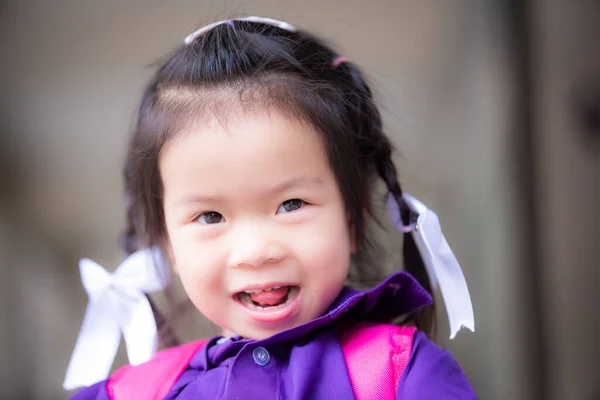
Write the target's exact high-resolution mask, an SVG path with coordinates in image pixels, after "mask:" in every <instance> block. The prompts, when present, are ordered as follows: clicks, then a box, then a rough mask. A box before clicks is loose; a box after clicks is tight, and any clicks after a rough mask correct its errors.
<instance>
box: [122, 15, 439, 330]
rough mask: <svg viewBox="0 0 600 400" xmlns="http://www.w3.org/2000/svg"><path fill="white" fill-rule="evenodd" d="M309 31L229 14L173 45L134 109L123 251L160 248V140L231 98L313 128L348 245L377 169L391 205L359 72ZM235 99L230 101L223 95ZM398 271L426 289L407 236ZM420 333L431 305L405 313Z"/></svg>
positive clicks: (362, 235) (387, 165)
mask: <svg viewBox="0 0 600 400" xmlns="http://www.w3.org/2000/svg"><path fill="white" fill-rule="evenodd" d="M337 57H339V55H338V54H337V53H335V52H334V51H333V50H331V49H330V48H328V47H326V46H325V45H324V44H323V43H322V42H321V41H319V40H318V39H316V38H314V37H313V36H312V35H310V34H307V33H306V32H302V31H288V30H285V29H281V28H278V27H275V26H271V25H268V24H264V23H259V22H248V21H239V20H237V21H236V20H233V21H230V23H224V24H221V25H218V26H216V27H214V28H213V29H211V30H209V31H208V32H205V33H204V34H203V35H201V36H200V37H198V38H196V39H195V40H193V41H192V42H191V43H190V44H189V45H182V46H181V47H179V48H178V49H176V51H175V52H174V54H173V55H172V56H171V57H170V58H169V59H168V60H167V61H166V62H165V63H164V65H162V66H161V67H160V68H159V70H158V72H157V73H156V75H155V76H154V77H153V79H152V80H151V82H150V84H149V85H148V87H147V89H146V91H145V93H144V95H143V98H142V102H141V106H140V109H139V113H138V120H137V126H136V128H135V132H134V135H133V138H132V141H131V143H130V148H129V153H128V159H127V162H126V167H125V182H126V201H127V215H128V227H127V229H126V232H125V234H124V236H123V240H122V244H123V247H124V249H125V250H126V251H127V252H128V253H131V252H133V251H135V250H136V249H138V248H142V247H148V246H155V245H164V240H165V237H166V228H165V224H164V218H163V204H162V183H161V178H160V173H159V166H158V159H159V155H160V152H161V150H162V148H163V146H164V145H165V144H166V143H167V142H168V141H169V140H171V139H172V138H173V136H174V135H176V134H178V133H180V132H181V131H182V130H183V129H184V128H186V127H188V126H189V125H190V124H199V123H201V118H202V117H203V116H205V115H206V114H207V113H213V114H215V115H216V116H217V117H219V118H221V117H223V114H226V113H227V111H228V109H227V106H228V105H230V104H232V103H235V104H236V106H242V107H243V109H244V110H245V111H247V112H253V111H259V110H264V109H275V110H276V111H277V112H280V113H283V114H284V115H286V116H290V117H293V118H297V119H300V120H302V121H304V122H307V123H309V124H311V125H312V126H313V127H315V128H316V130H317V131H318V132H319V133H320V134H321V135H322V138H323V143H324V146H325V150H326V152H327V155H328V157H329V161H330V165H331V168H332V170H333V172H334V174H335V176H336V179H337V182H338V185H339V188H340V191H341V195H342V198H343V201H344V205H345V208H346V211H347V213H348V216H349V219H350V221H352V227H353V232H354V235H355V242H356V243H357V245H358V247H363V248H364V247H365V245H366V243H367V237H366V219H367V213H366V212H365V211H369V212H370V211H371V193H372V186H373V183H374V182H375V181H376V178H377V176H379V177H380V178H381V179H382V180H383V181H384V182H385V184H386V186H387V189H388V191H389V192H390V193H391V195H392V196H393V198H394V199H395V200H396V202H397V203H398V204H399V206H400V207H401V216H402V218H403V220H404V222H405V223H406V224H408V220H409V218H410V215H409V214H410V212H409V210H408V208H407V207H406V206H405V204H404V202H403V201H402V189H401V187H400V184H399V183H398V178H397V173H396V168H395V166H394V164H393V162H392V145H391V143H390V141H389V139H388V138H387V136H386V135H385V134H384V133H383V129H382V122H381V116H380V114H379V111H378V110H377V107H376V106H375V103H374V102H373V98H372V93H371V90H370V89H369V86H368V85H367V84H366V82H365V80H364V79H363V76H362V74H361V72H360V71H359V70H358V68H357V67H356V66H355V65H353V64H352V63H350V62H347V61H346V62H343V63H341V64H340V65H336V66H334V65H333V64H332V62H333V61H334V60H335V59H336V58H337ZM232 100H235V102H232ZM404 259H405V269H406V270H407V271H408V272H410V273H412V274H413V275H414V276H415V277H416V278H417V279H418V280H419V281H420V283H421V284H422V285H423V286H424V287H425V288H426V289H427V290H428V291H429V292H431V284H430V281H429V278H428V276H427V273H426V271H425V268H424V266H423V262H422V260H421V257H420V256H419V253H418V251H417V248H416V246H415V243H414V241H413V240H412V237H411V236H410V234H407V235H405V242H404ZM411 317H412V318H413V319H414V322H415V324H416V325H417V327H418V328H419V329H421V330H423V331H425V332H427V333H428V334H432V332H433V328H434V318H433V306H431V307H426V308H425V309H422V310H420V311H418V312H417V313H416V314H415V315H413V316H411Z"/></svg>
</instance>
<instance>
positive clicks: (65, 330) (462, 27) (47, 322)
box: [0, 0, 598, 399]
mask: <svg viewBox="0 0 600 400" xmlns="http://www.w3.org/2000/svg"><path fill="white" fill-rule="evenodd" d="M506 3H508V2H495V3H494V2H487V1H466V0H465V1H444V2H440V1H434V0H422V1H418V2H417V1H408V0H405V1H385V0H379V1H376V2H360V1H328V2H322V1H321V2H319V1H312V0H311V1H304V2H291V1H276V0H257V1H253V2H251V3H241V2H238V1H224V2H219V3H217V2H210V1H183V0H180V1H171V2H163V1H158V0H144V1H141V0H132V1H127V2H121V1H116V0H106V1H103V2H81V1H75V0H55V1H53V2H46V1H42V0H27V1H16V0H13V1H5V2H4V3H0V4H2V8H0V12H1V14H0V88H2V90H1V91H0V129H1V131H0V132H1V134H2V136H1V139H2V141H1V142H0V146H1V151H0V156H2V155H4V154H7V157H0V158H2V159H3V160H4V162H3V163H2V164H1V165H0V167H2V170H3V171H4V172H5V173H4V176H5V178H4V179H2V180H0V194H2V201H1V202H0V205H1V207H0V210H2V211H1V212H0V278H1V279H0V282H1V283H0V285H2V286H1V287H0V296H2V297H0V300H2V301H1V304H0V318H2V320H1V321H2V322H1V323H2V329H1V330H0V335H1V336H0V341H1V343H2V345H1V346H0V356H1V357H2V359H3V360H5V359H7V360H8V362H2V365H3V366H2V369H1V370H0V371H1V375H0V379H1V380H0V398H2V399H5V398H6V399H54V398H56V399H60V398H64V397H65V393H64V392H63V391H62V389H61V388H60V384H61V382H62V379H63V376H64V371H65V369H66V365H67V362H68V359H69V356H70V353H71V351H72V348H73V345H74V343H75V338H76V336H77V332H78V330H79V326H80V323H81V318H82V316H83V311H84V308H85V304H86V297H85V293H84V292H83V289H82V288H81V285H80V283H79V277H78V269H77V260H78V259H79V258H82V257H90V258H92V259H94V260H96V261H98V262H99V263H101V264H103V265H105V266H107V267H108V268H109V269H112V268H114V267H115V266H116V265H117V264H118V262H119V260H120V257H121V254H120V250H119V248H118V240H117V238H118V234H119V232H120V230H121V229H122V227H123V222H124V211H123V205H122V201H121V163H122V160H123V157H124V152H125V145H126V143H127V137H128V135H129V131H130V128H131V123H132V119H133V115H134V112H135V108H136V106H137V102H138V101H139V98H140V95H141V91H142V88H143V86H144V83H145V81H146V80H147V79H148V77H149V76H150V74H151V73H152V69H151V68H149V67H148V66H149V65H150V64H151V63H153V62H154V61H156V60H157V59H158V58H159V57H162V56H163V55H165V54H167V53H168V52H169V51H170V50H171V49H172V48H174V47H175V46H177V45H178V44H179V43H180V41H181V40H182V38H183V37H184V36H185V35H186V34H187V33H189V32H190V31H191V30H192V29H193V28H194V27H195V26H197V25H202V24H204V23H206V22H209V21H213V20H216V19H222V18H224V17H231V16H235V15H240V14H257V15H268V16H272V17H275V18H279V19H284V20H286V21H289V22H291V23H293V24H296V25H298V26H300V27H302V28H304V29H306V30H309V31H311V32H315V33H316V34H318V35H320V36H322V37H324V38H327V39H329V41H330V42H331V43H332V44H333V45H334V46H336V47H337V48H339V49H340V52H341V53H342V54H344V55H346V56H347V57H348V58H350V59H351V60H352V61H353V62H355V63H357V64H358V65H360V66H362V67H363V68H364V69H365V71H366V73H367V75H368V76H369V78H370V80H371V82H372V86H373V88H374V89H375V92H376V94H377V97H378V99H379V100H380V103H381V107H382V111H383V114H384V122H385V124H386V126H387V130H388V132H389V133H390V135H391V136H392V138H393V141H394V143H395V144H396V145H397V147H398V148H399V150H400V153H401V156H399V157H398V159H397V162H398V166H399V168H400V170H401V179H402V181H403V182H404V183H405V185H406V187H407V188H408V190H409V191H410V192H412V193H414V194H415V195H417V196H418V197H420V198H422V199H423V200H424V201H425V202H426V203H427V204H428V205H430V207H431V208H433V209H434V210H436V211H437V212H438V214H439V215H440V218H441V221H442V223H443V225H444V230H445V232H446V236H447V237H448V240H449V242H450V244H451V246H452V247H453V248H454V249H455V252H456V253H457V256H458V258H459V260H461V263H462V264H463V268H464V271H465V275H466V277H467V281H468V282H469V286H470V288H471V291H472V296H473V300H474V305H475V317H476V327H477V331H476V332H475V333H474V334H471V333H468V332H463V333H461V334H460V335H459V337H458V338H457V340H455V341H452V342H449V341H448V340H445V338H446V337H447V334H448V332H447V327H446V325H447V322H446V319H445V316H444V315H443V314H444V311H443V307H440V328H441V329H440V330H441V332H440V339H441V343H442V345H444V346H447V347H449V348H451V349H452V351H453V353H454V354H455V356H456V357H457V358H458V360H459V361H460V363H461V365H462V366H463V368H464V369H465V371H466V373H467V375H468V376H469V378H470V379H471V381H472V383H473V385H474V387H475V388H476V390H477V391H478V393H479V394H480V397H481V398H482V399H531V398H535V395H536V394H537V393H539V385H540V384H541V382H539V376H540V375H539V374H538V372H539V371H537V369H539V368H540V365H539V363H540V362H541V360H544V364H543V365H542V367H544V368H547V369H548V371H549V373H550V376H551V377H552V382H550V381H547V382H545V383H546V385H547V386H549V388H550V389H551V390H550V391H551V392H552V393H553V396H555V397H550V398H556V399H564V398H586V397H570V396H567V394H569V393H579V394H581V396H584V394H588V393H591V390H592V383H591V380H590V379H591V375H592V374H593V372H594V368H593V367H594V365H593V363H594V359H593V357H594V355H593V354H594V353H592V352H586V350H587V349H590V347H589V346H590V345H592V344H595V343H594V339H593V337H592V336H591V335H592V333H593V331H592V330H590V333H587V331H586V330H585V329H584V328H580V329H577V330H575V329H572V326H573V324H575V323H576V324H579V325H578V326H585V324H586V323H588V321H591V320H592V319H593V317H592V319H588V318H587V317H585V315H589V313H590V312H593V306H592V304H595V303H593V301H594V300H597V298H594V297H593V296H594V295H593V292H592V291H591V287H592V286H591V285H592V279H591V278H593V277H597V275H594V273H595V272H594V271H593V269H592V267H593V266H594V265H595V266H597V265H598V252H597V250H596V249H595V248H592V247H593V246H592V243H594V244H595V243H597V241H594V239H592V238H593V237H594V236H593V232H592V226H593V225H592V220H593V218H594V217H595V218H597V216H598V212H597V211H595V210H594V209H593V205H594V204H598V202H597V199H598V197H597V193H598V191H597V187H598V186H597V183H596V184H595V185H596V186H594V185H593V184H592V182H594V180H593V179H594V178H595V177H596V176H597V175H594V174H593V172H591V171H594V167H595V168H596V169H595V171H597V170H598V169H597V158H593V156H592V153H591V151H592V150H590V149H589V148H586V147H585V146H583V145H579V144H574V142H573V141H575V140H577V139H573V141H571V139H570V136H567V135H570V134H568V133H567V132H568V131H571V130H573V131H574V130H575V128H572V127H571V125H570V123H569V122H568V120H569V118H570V117H569V116H566V115H563V114H561V113H560V112H556V109H559V108H560V109H563V107H566V106H565V105H564V104H560V103H559V104H556V103H553V102H554V101H558V100H557V99H559V98H562V97H563V96H564V95H565V93H566V92H568V91H569V90H570V89H569V88H570V83H569V82H571V81H570V80H568V79H567V80H565V81H563V78H562V77H563V75H564V74H569V73H570V74H574V75H577V74H579V73H580V72H579V71H580V69H579V68H580V67H582V66H583V65H587V64H586V63H585V62H584V61H583V60H585V55H586V53H589V51H588V50H580V52H579V53H576V54H571V53H568V55H569V56H570V57H572V58H571V60H572V61H571V62H569V61H568V60H567V58H566V57H562V59H561V60H558V61H557V60H556V57H555V51H556V46H559V47H560V48H570V46H575V47H576V46H577V45H578V44H577V43H578V42H577V41H578V40H579V36H577V35H584V33H583V32H587V33H589V32H588V31H587V29H590V25H589V24H590V23H591V21H592V19H591V18H592V17H591V16H588V17H586V16H585V15H584V16H582V15H579V14H578V13H581V12H583V13H586V12H587V11H577V12H574V11H572V10H571V11H569V12H567V11H565V10H562V8H565V7H566V6H565V5H564V4H566V3H560V2H559V1H558V0H557V1H553V2H541V1H537V2H533V6H534V8H535V9H536V12H535V13H534V14H535V15H536V18H535V20H534V24H535V38H536V39H535V40H534V41H533V44H532V45H533V47H534V49H535V51H536V52H535V54H536V57H537V59H538V63H536V64H534V65H533V68H535V69H536V74H535V76H536V85H535V88H536V91H535V93H534V94H533V98H534V99H535V101H536V102H537V103H536V104H538V106H539V108H536V119H535V121H536V124H535V126H536V133H537V136H536V137H535V144H536V147H535V148H536V153H535V157H536V158H535V161H536V168H535V171H536V172H537V174H536V175H535V178H536V181H539V186H538V187H537V189H538V191H537V193H538V195H537V196H536V201H538V202H539V204H537V205H536V210H540V211H539V214H540V216H539V222H540V226H539V227H535V228H536V229H538V228H539V231H540V233H542V235H541V238H540V247H541V249H540V252H543V257H541V258H542V260H543V265H540V266H539V267H540V268H539V271H541V274H543V281H544V285H543V288H544V291H543V293H538V292H532V291H531V290H529V287H528V282H526V281H524V280H523V279H522V274H521V272H522V269H523V268H528V265H527V262H528V261H529V260H530V259H532V258H531V257H530V252H531V251H536V252H537V249H534V250H531V249H528V248H524V246H523V236H522V234H521V233H522V232H523V229H522V227H523V226H522V224H525V223H528V222H526V221H522V220H521V219H520V218H519V215H521V214H520V212H516V211H518V210H522V208H523V207H522V204H521V202H520V198H519V195H520V187H519V180H518V179H516V176H517V175H519V174H520V173H525V174H529V173H533V171H520V170H519V169H518V168H517V167H516V166H515V165H516V164H515V153H517V152H516V151H515V148H516V146H518V145H519V141H518V140H515V135H514V134H513V130H514V127H515V124H518V121H517V122H516V123H515V122H514V120H515V114H516V112H515V110H514V107H513V105H514V104H515V102H516V101H517V100H518V97H519V95H520V91H519V88H518V87H516V84H515V82H516V75H518V74H519V73H523V71H520V70H518V69H517V70H515V64H514V63H513V60H512V59H511V57H514V56H515V54H514V52H512V46H513V45H514V43H512V42H511V41H510V40H509V39H508V38H509V37H510V35H509V34H508V32H509V31H510V30H511V26H510V20H509V13H507V11H506V9H505V6H506ZM590 7H592V6H591V3H590ZM538 8H539V9H540V11H539V13H538V12H537V9H538ZM566 8H568V7H566ZM589 11H590V15H592V11H591V10H589ZM586 15H587V14H586ZM580 18H583V19H585V21H589V22H587V25H585V24H581V25H579V21H580ZM586 18H589V19H586ZM565 19H566V21H567V22H564V21H565ZM561 21H562V23H567V24H570V25H569V29H571V31H570V32H572V35H573V36H561V35H560V34H559V33H558V32H554V31H553V28H552V27H553V26H554V24H557V23H560V22H561ZM575 25H578V27H577V28H578V29H579V30H578V29H575ZM578 32H579V33H578ZM574 60H580V61H574ZM595 65H596V64H595ZM588 67H589V68H592V66H591V65H588ZM538 68H539V69H540V72H539V73H538V72H537V69H538ZM595 68H596V67H595ZM590 73H591V72H590ZM574 75H573V76H574ZM570 76H571V75H570ZM569 79H570V78H569ZM573 79H574V78H573ZM547 80H548V81H552V83H550V84H548V83H547V82H546V81H547ZM573 137H574V138H575V137H576V133H574V134H573ZM538 142H539V143H538ZM577 143H580V142H577ZM538 145H539V146H538ZM577 146H579V147H577ZM564 148H566V149H567V150H568V151H567V152H566V153H563V152H562V151H559V149H564ZM581 151H583V152H585V151H589V152H590V153H589V154H588V153H579V152H581ZM581 154H588V155H583V156H582V155H581ZM9 156H10V157H9ZM596 156H597V153H596ZM4 164H6V166H5V165H4ZM584 167H585V168H584ZM547 168H552V169H551V171H552V173H546V171H547ZM583 170H585V171H587V172H581V171H583ZM582 173H583V174H587V175H585V178H583V177H582V176H581V174H582ZM557 179H559V180H557ZM557 182H558V183H557ZM574 182H575V183H574ZM585 182H587V184H586V183H585ZM592 187H594V188H595V189H593V190H595V191H594V192H593V193H595V194H592V195H588V193H589V192H590V191H591V190H592V189H590V188H592ZM584 194H585V196H584ZM593 196H596V197H593ZM549 198H551V199H549ZM537 206H539V208H538V207H537ZM565 208H567V209H574V208H577V209H581V210H585V211H586V212H587V214H586V215H589V217H588V218H584V221H583V222H582V221H581V220H577V219H575V218H573V219H570V217H571V215H570V213H565V212H562V211H561V210H564V209H565ZM557 219H558V221H560V225H561V226H569V230H568V232H573V234H572V235H569V236H568V237H566V234H565V233H564V232H566V231H563V230H556V229H553V227H554V226H555V225H554V224H555V222H556V221H557ZM584 234H588V236H587V237H584ZM561 235H562V236H561ZM582 235H583V236H582ZM399 243H400V241H399V236H397V235H390V238H389V243H388V245H389V246H390V247H391V248H392V249H393V250H394V251H395V253H396V254H399V245H398V244H399ZM575 248H576V249H577V251H578V253H577V254H578V255H577V256H575V257H579V258H576V260H577V261H576V262H574V261H573V257H574V255H573V251H572V250H573V249H575ZM565 264H569V265H571V264H573V265H575V264H576V265H577V266H578V268H580V269H579V271H581V272H580V274H579V275H575V276H576V277H577V278H576V277H574V276H573V275H572V274H570V271H571V270H570V269H568V268H565ZM584 271H585V272H584ZM596 274H597V273H596ZM565 283H567V284H565ZM559 288H560V293H561V295H560V296H553V294H554V292H555V290H557V289H559ZM581 293H583V295H584V296H588V297H586V304H588V310H584V308H583V307H585V306H582V305H581V304H575V303H576V299H577V296H578V295H579V294H581ZM586 293H587V294H586ZM538 296H540V297H543V304H544V311H545V313H544V317H545V318H544V319H543V321H545V322H546V323H547V325H545V326H544V327H545V328H546V329H544V331H543V332H544V336H543V340H542V341H541V342H540V340H538V337H537V336H536V334H535V332H536V329H537V328H538V327H537V326H536V323H537V320H536V319H535V318H531V312H535V311H536V310H535V308H533V309H531V308H528V307H527V305H528V304H530V303H531V300H532V299H536V298H538ZM576 305H578V306H579V307H582V308H577V307H575V306H576ZM555 309H560V310H562V313H561V315H560V316H558V317H557V316H556V315H554V312H553V311H554V310H555ZM574 309H581V310H582V311H580V312H579V311H578V313H574V312H570V311H571V310H574ZM532 310H533V311H532ZM596 316H597V313H596ZM556 324H558V325H559V326H556ZM515 327H516V328H515ZM188 328H189V329H188V331H187V332H186V334H187V335H188V336H189V337H191V336H193V335H194V334H200V335H207V334H210V333H212V332H214V329H215V328H214V327H211V326H210V325H209V324H207V323H206V322H205V321H204V322H203V321H201V320H199V321H198V323H197V324H196V325H194V326H191V327H188ZM582 332H584V333H582ZM586 335H587V336H586ZM579 340H581V341H579ZM541 347H549V349H548V353H552V355H551V356H549V357H546V358H541V356H539V355H538V353H540V352H539V349H540V348H541ZM540 354H542V353H540ZM543 354H546V352H543ZM596 358H597V357H596ZM119 362H124V359H123V357H121V358H120V359H119ZM7 366H10V367H7Z"/></svg>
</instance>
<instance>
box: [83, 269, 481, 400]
mask: <svg viewBox="0 0 600 400" xmlns="http://www.w3.org/2000/svg"><path fill="white" fill-rule="evenodd" d="M430 303H431V296H430V295H429V294H428V293H427V292H426V291H425V290H424V289H423V288H422V287H421V286H420V285H419V284H418V283H417V282H416V281H415V280H414V279H413V278H412V277H411V276H410V275H409V274H407V273H405V272H398V273H395V274H393V275H391V276H390V277H388V278H387V279H386V280H384V281H383V282H381V283H380V284H379V285H377V286H376V287H374V288H372V289H370V290H367V291H358V290H355V289H352V288H344V290H343V291H342V293H341V294H340V296H339V297H338V299H337V300H336V301H335V302H334V304H333V305H332V307H331V308H330V310H329V312H328V313H327V314H325V315H323V316H322V317H319V318H317V319H314V320H313V321H310V322H308V323H306V324H304V325H300V326H297V327H295V328H292V329H289V330H287V331H283V332H280V333H278V334H276V335H273V336H271V337H269V338H267V339H263V340H249V339H242V338H240V337H232V338H229V339H226V340H225V339H222V338H219V337H215V338H212V339H211V340H210V341H209V342H208V345H207V346H205V347H204V348H203V349H202V350H200V351H199V352H198V353H197V354H196V355H195V356H194V357H193V359H192V361H191V362H190V365H189V366H188V368H187V370H186V371H185V372H184V373H183V375H182V376H181V377H180V378H179V380H178V381H177V382H176V383H175V385H174V386H173V388H172V390H171V392H170V393H169V395H167V397H166V398H165V399H167V400H174V399H178V400H191V399H194V400H201V399H210V400H215V399H244V400H252V399H260V400H267V399H304V400H305V399H353V398H354V394H353V392H352V387H351V386H350V379H349V377H348V372H347V370H346V365H345V363H344V358H343V354H342V349H341V347H340V343H339V341H338V336H337V334H336V330H335V328H334V325H333V323H334V321H336V320H342V319H343V320H347V319H351V320H356V321H358V320H369V321H381V322H388V321H389V320H390V319H392V318H394V317H397V316H399V315H402V314H405V313H408V312H411V311H414V310H416V309H418V308H420V307H423V306H425V305H428V304H430ZM257 347H262V348H263V349H265V350H266V352H264V351H263V352H262V353H261V354H260V355H259V356H260V357H258V358H257V354H256V353H257V352H256V351H253V350H254V349H256V348H257ZM265 353H266V354H265ZM265 355H267V357H265ZM265 358H267V359H268V363H266V365H264V366H263V365H262V364H265V362H264V361H265ZM255 359H256V360H255ZM105 384H106V382H105V381H103V382H99V383H97V384H95V385H93V386H90V387H88V388H85V389H82V390H81V391H79V392H78V393H76V394H75V395H74V396H73V397H72V398H71V399H72V400H108V395H107V393H106V388H105ZM396 397H397V398H398V399H403V400H412V399H418V400H429V399H431V400H433V399H435V400H445V399H461V400H462V399H476V398H477V397H476V395H475V392H474V391H473V389H472V388H471V385H470V384H469V381H468V380H467V377H466V376H465V374H464V373H463V372H462V370H461V369H460V367H459V365H458V363H457V362H456V361H455V360H454V358H453V357H452V355H451V354H450V352H448V351H447V350H441V349H440V348H439V347H437V346H436V345H435V344H433V343H432V342H431V341H429V340H428V339H427V337H426V336H425V335H424V334H423V333H422V332H418V333H417V334H416V336H415V339H414V343H413V351H412V354H411V357H410V359H409V362H408V365H407V367H406V369H405V370H404V373H403V375H402V377H401V379H400V384H399V386H398V393H397V396H396Z"/></svg>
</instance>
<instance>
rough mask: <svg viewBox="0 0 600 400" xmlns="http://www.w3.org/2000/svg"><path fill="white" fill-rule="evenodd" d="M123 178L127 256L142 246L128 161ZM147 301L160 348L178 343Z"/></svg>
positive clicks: (153, 304)
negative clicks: (154, 322) (152, 315)
mask: <svg viewBox="0 0 600 400" xmlns="http://www.w3.org/2000/svg"><path fill="white" fill-rule="evenodd" d="M124 178H125V209H126V224H125V230H124V231H123V233H122V234H121V239H120V244H121V249H122V250H123V252H124V254H125V257H127V256H129V255H130V254H132V253H135V252H136V251H138V250H141V249H142V248H143V247H144V246H143V244H142V240H141V238H140V235H139V232H140V230H141V228H140V224H139V218H138V211H137V207H136V201H135V199H134V197H133V194H132V190H131V187H130V186H131V184H130V182H131V168H130V163H129V162H127V163H126V165H125V171H124ZM165 290H166V291H167V297H169V298H170V296H169V288H167V289H165ZM146 297H147V299H148V302H149V303H150V307H151V308H152V313H153V314H154V320H155V321H156V329H157V332H158V342H159V343H158V344H159V347H161V348H166V347H172V346H177V345H179V344H180V343H179V340H178V339H177V337H176V335H175V332H174V330H173V328H172V326H171V324H170V323H169V321H168V320H167V319H166V318H165V316H164V315H163V313H161V312H160V310H159V309H158V307H157V306H156V304H155V302H154V301H153V300H152V299H151V298H150V296H149V295H146Z"/></svg>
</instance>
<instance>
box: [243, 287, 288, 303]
mask: <svg viewBox="0 0 600 400" xmlns="http://www.w3.org/2000/svg"><path fill="white" fill-rule="evenodd" d="M289 290H290V287H289V286H283V287H281V288H279V289H271V290H270V291H268V292H267V291H264V290H263V291H262V292H259V293H252V294H250V298H251V299H252V301H254V302H255V303H258V304H259V305H261V306H274V305H277V304H280V303H283V302H284V301H285V300H286V297H287V294H288V292H289Z"/></svg>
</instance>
